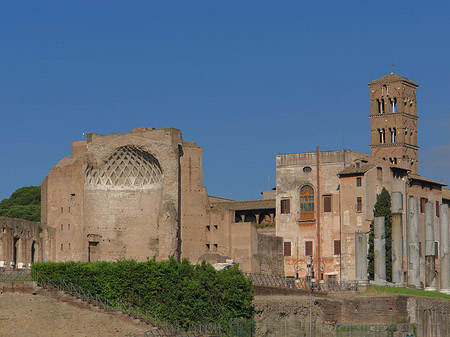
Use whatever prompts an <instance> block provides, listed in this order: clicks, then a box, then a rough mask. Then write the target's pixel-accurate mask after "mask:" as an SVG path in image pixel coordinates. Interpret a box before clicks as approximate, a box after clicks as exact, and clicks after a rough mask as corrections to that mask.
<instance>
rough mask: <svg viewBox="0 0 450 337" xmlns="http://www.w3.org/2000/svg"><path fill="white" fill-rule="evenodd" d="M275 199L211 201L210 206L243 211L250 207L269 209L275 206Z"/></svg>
mask: <svg viewBox="0 0 450 337" xmlns="http://www.w3.org/2000/svg"><path fill="white" fill-rule="evenodd" d="M275 205H276V200H248V201H223V202H211V207H212V208H222V209H224V208H225V209H232V210H236V211H245V210H251V209H270V208H275V207H276V206H275Z"/></svg>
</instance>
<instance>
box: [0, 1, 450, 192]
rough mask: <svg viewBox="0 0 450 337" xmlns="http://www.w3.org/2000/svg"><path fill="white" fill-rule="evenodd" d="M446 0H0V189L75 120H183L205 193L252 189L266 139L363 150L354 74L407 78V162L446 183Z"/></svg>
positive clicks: (449, 35) (42, 169) (21, 177)
mask: <svg viewBox="0 0 450 337" xmlns="http://www.w3.org/2000/svg"><path fill="white" fill-rule="evenodd" d="M449 11H450V5H449V4H448V2H446V1H440V2H432V1H430V2H426V1H376V2H369V1H360V0H359V1H335V0H333V1H261V0H260V1H224V0H222V1H218V0H217V1H216V0H207V1H195V0H191V1H185V0H184V1H162V0H160V1H147V0H146V1H137V0H135V1H111V0H108V1H78V0H77V1H68V0H64V1H60V0H58V1H45V0H44V1H1V2H0V48H1V49H0V67H1V68H0V69H1V71H0V117H1V119H0V120H1V133H0V137H1V138H0V143H1V147H0V154H1V162H0V199H3V198H6V197H9V196H10V194H11V193H12V192H13V191H14V190H15V189H17V188H19V187H22V186H29V185H39V184H40V183H41V182H42V180H43V179H44V178H45V176H46V175H47V174H48V172H49V170H50V168H51V167H52V166H54V165H55V164H56V163H57V162H58V161H59V160H60V159H61V158H63V157H64V156H70V154H71V142H72V141H74V140H80V139H81V137H82V133H83V132H94V133H99V134H108V133H111V132H115V133H122V132H126V131H130V130H131V129H133V128H135V127H143V126H152V127H156V128H163V127H167V126H171V127H175V128H179V129H181V130H182V133H183V138H184V140H185V141H195V142H197V144H199V145H201V146H203V147H204V158H203V163H204V166H203V167H204V176H205V181H204V184H205V186H206V188H207V189H208V192H209V194H211V195H216V196H222V197H227V198H232V199H237V200H245V199H259V198H260V197H261V195H260V192H261V191H263V190H265V189H267V188H268V187H273V186H275V156H276V154H278V153H291V152H306V151H314V150H315V148H316V146H317V145H318V146H320V149H321V150H336V149H341V148H342V147H343V146H345V148H350V149H353V150H356V151H361V152H366V153H369V151H370V149H369V143H370V137H369V118H368V115H369V89H368V87H367V83H369V82H370V81H372V80H374V79H376V78H378V77H381V76H384V75H387V74H388V73H389V72H390V66H389V65H390V63H391V62H392V61H394V63H395V64H396V66H395V68H394V72H395V73H397V74H399V75H401V76H405V77H408V78H409V79H411V80H413V81H415V82H417V83H419V84H420V87H419V89H418V101H419V108H418V109H419V116H420V119H419V145H420V147H421V150H420V152H419V171H420V173H421V174H422V175H424V176H426V177H428V178H431V179H436V180H439V181H443V182H446V183H450V133H449V130H450V100H449V92H450V81H449V79H450V58H449V55H450V19H449Z"/></svg>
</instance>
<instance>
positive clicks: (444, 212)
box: [439, 204, 450, 294]
mask: <svg viewBox="0 0 450 337" xmlns="http://www.w3.org/2000/svg"><path fill="white" fill-rule="evenodd" d="M439 220H440V234H441V235H440V236H441V249H440V251H441V253H440V257H441V270H440V273H439V275H440V280H441V289H440V292H441V293H445V294H450V256H449V246H450V244H449V232H448V230H449V224H448V205H445V204H442V205H441V207H440V210H439Z"/></svg>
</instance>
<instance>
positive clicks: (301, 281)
mask: <svg viewBox="0 0 450 337" xmlns="http://www.w3.org/2000/svg"><path fill="white" fill-rule="evenodd" d="M245 275H246V276H247V277H249V278H250V279H251V280H252V283H253V284H254V285H259V286H271V287H279V288H291V289H302V290H309V289H311V281H310V280H309V279H308V278H305V277H303V278H298V279H295V278H293V277H286V276H284V275H266V274H255V273H245ZM358 286H359V283H358V281H337V282H324V283H319V282H316V283H314V285H313V288H314V291H357V290H358Z"/></svg>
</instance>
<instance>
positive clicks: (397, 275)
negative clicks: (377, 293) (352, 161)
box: [391, 192, 404, 285]
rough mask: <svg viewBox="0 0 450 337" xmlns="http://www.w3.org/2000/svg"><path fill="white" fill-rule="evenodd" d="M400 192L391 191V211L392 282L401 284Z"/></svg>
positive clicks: (401, 232)
mask: <svg viewBox="0 0 450 337" xmlns="http://www.w3.org/2000/svg"><path fill="white" fill-rule="evenodd" d="M402 201H403V200H402V194H401V192H392V194H391V212H392V229H391V238H392V246H391V247H392V248H391V251H392V282H393V283H396V284H399V285H400V284H403V283H404V278H403V226H402V209H403V205H402Z"/></svg>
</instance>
